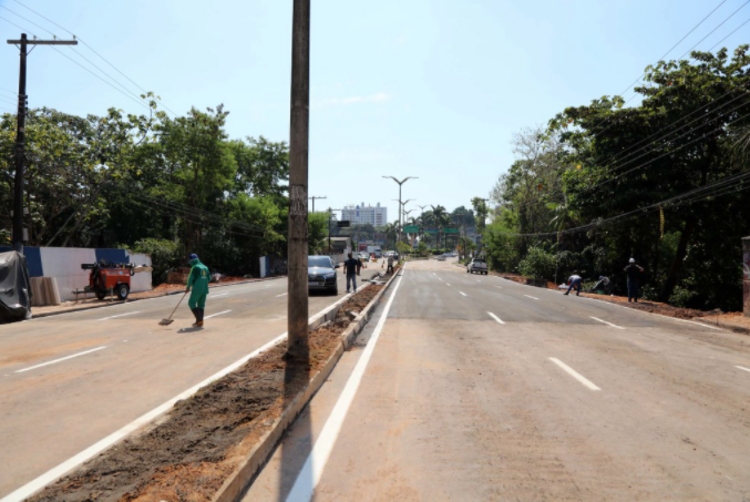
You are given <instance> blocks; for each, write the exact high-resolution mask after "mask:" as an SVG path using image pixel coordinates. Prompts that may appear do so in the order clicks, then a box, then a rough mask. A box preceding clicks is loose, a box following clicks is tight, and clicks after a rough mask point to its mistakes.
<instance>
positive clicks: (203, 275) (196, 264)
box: [185, 253, 210, 328]
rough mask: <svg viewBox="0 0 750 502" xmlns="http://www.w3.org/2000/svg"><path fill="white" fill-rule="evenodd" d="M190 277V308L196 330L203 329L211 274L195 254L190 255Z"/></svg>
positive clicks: (188, 282)
mask: <svg viewBox="0 0 750 502" xmlns="http://www.w3.org/2000/svg"><path fill="white" fill-rule="evenodd" d="M189 263H190V267H191V268H190V275H189V276H188V281H187V289H186V290H185V292H186V293H187V292H190V290H191V289H192V292H190V299H189V300H188V307H190V310H191V311H192V312H193V315H194V316H195V323H194V324H193V327H194V328H200V327H203V314H204V312H205V309H206V296H208V281H209V277H210V275H209V273H208V267H207V266H205V265H204V264H203V263H201V261H200V259H199V258H198V255H197V254H195V253H193V254H191V255H190V261H189Z"/></svg>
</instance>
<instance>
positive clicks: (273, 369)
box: [29, 276, 389, 502]
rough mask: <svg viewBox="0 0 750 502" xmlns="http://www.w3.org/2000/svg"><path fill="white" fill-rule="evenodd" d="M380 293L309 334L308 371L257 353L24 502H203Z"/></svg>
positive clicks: (272, 353) (274, 352)
mask: <svg viewBox="0 0 750 502" xmlns="http://www.w3.org/2000/svg"><path fill="white" fill-rule="evenodd" d="M387 278H389V276H386V279H387ZM383 287H384V286H381V285H375V284H372V285H370V286H369V287H368V288H366V289H364V290H362V291H360V292H358V293H357V294H355V295H354V296H353V297H352V298H350V299H349V300H348V301H347V302H345V303H344V305H342V307H341V308H340V309H339V312H338V314H337V315H336V318H335V319H334V320H333V321H332V322H328V323H325V324H324V325H322V326H321V327H319V328H318V329H316V330H314V331H311V332H310V340H309V342H310V343H309V345H310V349H309V355H310V357H309V365H308V364H307V363H301V362H298V361H296V360H294V359H291V360H288V359H287V358H286V357H285V351H286V343H283V344H280V345H278V346H276V347H274V348H272V349H270V350H268V351H266V352H264V353H261V354H260V355H259V356H258V357H256V358H254V359H252V360H250V361H248V362H247V364H245V365H244V366H243V367H242V368H240V369H238V370H237V371H235V372H233V373H231V374H229V375H227V376H225V377H224V378H221V379H220V380H217V381H216V382H214V383H212V384H210V385H209V386H207V387H205V388H204V389H201V390H200V391H199V392H198V393H197V394H195V395H194V396H193V397H191V398H189V399H186V400H184V401H180V402H178V403H177V404H175V406H174V408H173V409H172V410H171V411H170V412H169V414H168V415H166V416H164V417H162V418H161V419H160V420H159V424H158V425H152V426H151V427H150V428H149V429H144V430H142V431H140V433H139V434H137V435H135V436H132V437H130V438H128V439H125V440H123V441H122V442H120V443H118V444H117V445H115V446H113V447H112V448H110V449H109V450H107V451H105V452H104V453H102V454H101V455H99V456H98V457H96V458H94V459H92V460H90V461H89V462H87V463H86V464H84V465H83V466H81V467H80V468H79V469H77V470H76V471H75V472H73V473H72V474H70V475H68V476H65V477H64V478H62V479H60V480H58V481H57V482H56V483H54V484H52V485H50V486H48V487H47V488H45V489H44V490H43V491H42V492H40V493H39V494H37V495H35V496H33V497H31V498H30V499H29V500H32V501H58V500H65V501H91V500H117V501H121V502H130V501H139V502H141V501H157V502H158V501H162V500H165V501H209V500H211V498H212V497H213V496H214V494H215V493H216V492H217V490H218V489H219V488H220V487H221V485H222V484H223V482H224V480H225V479H226V477H227V476H228V475H229V474H230V473H232V472H233V471H234V469H235V468H236V466H237V465H238V463H239V462H240V461H241V459H243V458H244V457H245V455H246V454H247V453H248V452H250V451H251V450H252V449H253V448H254V447H255V445H256V444H257V443H258V441H259V440H260V438H262V437H263V435H264V434H265V433H266V432H267V431H268V430H270V428H271V426H272V425H273V423H274V421H275V420H276V419H277V418H278V417H279V416H280V415H281V413H282V411H283V410H284V409H285V407H286V406H287V405H288V404H289V403H290V402H291V400H292V399H293V398H294V397H295V396H296V395H297V394H298V393H299V392H300V391H301V390H303V389H304V388H305V386H306V385H308V383H309V381H310V379H311V378H312V377H313V376H314V375H315V374H317V373H318V372H319V371H320V369H321V368H322V367H323V366H324V365H325V363H326V362H327V361H328V359H329V358H330V356H331V354H333V352H334V351H335V350H336V349H337V348H338V347H339V345H340V344H341V341H342V340H341V334H342V333H343V331H344V330H345V329H346V328H347V326H348V325H349V324H350V317H349V316H348V315H347V313H348V312H351V313H355V312H356V313H359V312H361V311H362V310H363V309H364V308H365V307H366V306H367V305H368V304H369V303H370V301H372V299H373V297H374V296H375V295H376V294H377V293H378V292H379V291H380V290H381V289H382V288H383Z"/></svg>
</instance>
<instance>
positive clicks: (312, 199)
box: [308, 195, 328, 213]
mask: <svg viewBox="0 0 750 502" xmlns="http://www.w3.org/2000/svg"><path fill="white" fill-rule="evenodd" d="M327 198H328V197H319V196H317V195H313V196H312V197H308V199H310V200H311V201H313V207H312V212H313V213H314V212H315V199H318V200H321V199H327Z"/></svg>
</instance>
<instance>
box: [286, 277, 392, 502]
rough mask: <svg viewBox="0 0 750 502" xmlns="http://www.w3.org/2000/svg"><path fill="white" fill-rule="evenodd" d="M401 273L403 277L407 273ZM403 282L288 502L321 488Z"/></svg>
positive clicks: (382, 316) (308, 497)
mask: <svg viewBox="0 0 750 502" xmlns="http://www.w3.org/2000/svg"><path fill="white" fill-rule="evenodd" d="M402 270H403V269H402ZM401 273H402V274H403V272H401ZM402 280H403V275H402V276H401V277H399V279H398V282H397V283H396V286H395V287H394V289H393V293H392V294H391V297H390V298H389V299H388V303H386V304H385V308H384V309H383V313H382V314H381V315H380V319H378V324H377V325H376V326H375V330H374V331H373V333H372V335H371V336H370V340H369V341H368V342H367V346H366V347H365V350H363V351H362V355H361V356H360V358H359V361H357V364H356V366H354V370H353V371H352V373H351V375H350V376H349V380H347V382H346V385H345V386H344V390H343V392H342V393H341V396H340V397H339V400H338V401H337V402H336V405H335V406H334V407H333V410H332V411H331V415H330V416H329V417H328V419H327V420H326V423H325V425H324V426H323V430H322V431H321V432H320V436H318V439H317V441H315V446H313V449H312V451H311V452H310V454H309V455H308V456H307V459H306V460H305V464H304V465H303V466H302V469H301V470H300V472H299V474H298V475H297V479H296V480H295V481H294V486H292V489H291V491H290V492H289V495H288V496H287V498H286V500H287V502H297V501H303V500H305V501H306V500H310V499H311V498H312V495H313V492H314V491H315V487H316V486H317V485H318V481H320V478H321V476H322V475H323V469H324V468H325V466H326V463H327V462H328V458H329V457H330V456H331V451H333V445H334V444H335V443H336V438H337V437H338V435H339V432H341V428H342V426H343V425H344V419H345V418H346V414H347V413H348V411H349V407H350V406H351V404H352V402H353V401H354V397H355V396H356V394H357V389H358V388H359V384H360V382H361V381H362V377H363V376H364V373H365V370H366V369H367V364H368V363H369V362H370V358H371V357H372V353H373V352H374V350H375V346H376V345H377V343H378V339H379V338H380V333H381V332H382V331H383V326H384V325H385V321H386V319H387V317H388V312H390V310H391V305H392V304H393V300H394V298H396V293H397V292H398V287H399V286H400V285H401V281H402Z"/></svg>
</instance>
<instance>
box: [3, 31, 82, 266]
mask: <svg viewBox="0 0 750 502" xmlns="http://www.w3.org/2000/svg"><path fill="white" fill-rule="evenodd" d="M8 43H9V44H13V45H15V46H17V47H18V48H19V49H20V52H21V54H20V56H21V66H20V71H19V73H18V116H17V118H16V176H15V181H14V186H13V235H12V240H13V249H15V250H16V251H18V252H19V253H22V252H23V241H24V239H23V174H24V160H26V100H27V96H26V56H28V55H29V51H28V46H29V45H77V44H78V42H77V41H76V40H36V39H34V40H29V39H28V38H27V37H26V33H22V34H21V39H20V40H8Z"/></svg>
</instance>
